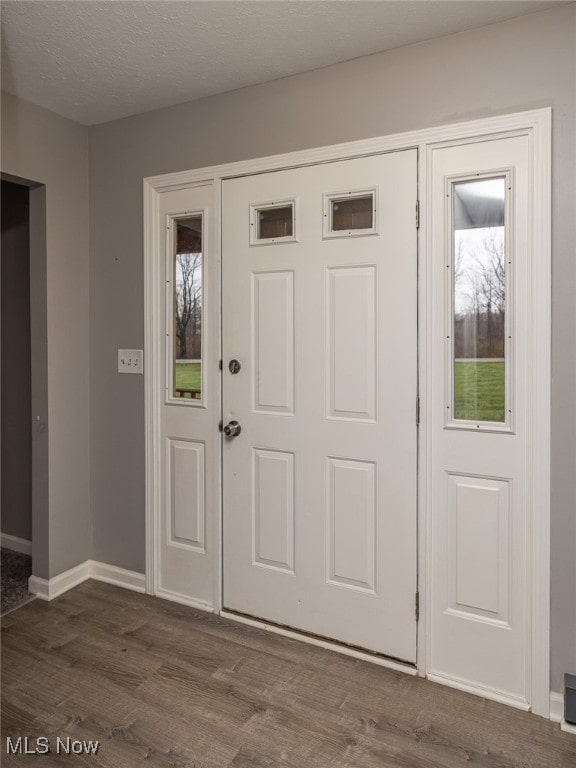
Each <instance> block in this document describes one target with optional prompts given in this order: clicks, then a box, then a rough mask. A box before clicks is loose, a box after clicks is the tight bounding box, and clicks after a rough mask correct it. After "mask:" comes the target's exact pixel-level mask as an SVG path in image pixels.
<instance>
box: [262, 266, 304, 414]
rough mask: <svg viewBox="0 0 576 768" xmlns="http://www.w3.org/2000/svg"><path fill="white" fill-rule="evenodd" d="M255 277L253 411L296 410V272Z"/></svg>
mask: <svg viewBox="0 0 576 768" xmlns="http://www.w3.org/2000/svg"><path fill="white" fill-rule="evenodd" d="M252 280H253V302H252V306H253V318H252V327H253V331H254V342H253V344H254V365H255V370H254V374H253V377H252V380H253V382H254V410H255V411H259V412H266V411H271V412H275V413H286V414H290V413H292V412H293V410H294V274H293V272H256V273H255V274H253V276H252Z"/></svg>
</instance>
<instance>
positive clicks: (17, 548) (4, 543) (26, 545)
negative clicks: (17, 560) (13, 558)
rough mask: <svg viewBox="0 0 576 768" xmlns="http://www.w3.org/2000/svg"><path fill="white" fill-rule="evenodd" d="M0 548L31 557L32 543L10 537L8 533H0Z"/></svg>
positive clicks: (16, 537)
mask: <svg viewBox="0 0 576 768" xmlns="http://www.w3.org/2000/svg"><path fill="white" fill-rule="evenodd" d="M0 547H5V548H6V549H11V550H12V551H13V552H20V554H21V555H30V556H31V555H32V542H31V541H28V539H20V538H19V537H18V536H12V535H11V534H10V533H0Z"/></svg>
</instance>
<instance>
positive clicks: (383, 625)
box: [222, 150, 417, 662]
mask: <svg viewBox="0 0 576 768" xmlns="http://www.w3.org/2000/svg"><path fill="white" fill-rule="evenodd" d="M416 196H417V152H416V150H406V151H402V152H393V153H389V154H382V155H376V156H371V157H364V158H359V159H353V160H346V161H340V162H333V163H326V164H323V165H316V166H308V167H304V168H296V169H288V170H284V171H278V172H273V173H264V174H259V175H253V176H246V177H241V178H235V179H229V180H225V181H224V182H223V233H222V236H223V242H222V246H223V257H222V258H223V295H222V298H223V418H224V428H225V433H226V432H229V433H230V435H229V436H226V437H224V447H223V484H224V495H223V503H224V518H223V526H224V545H223V546H224V558H223V580H224V590H223V604H224V607H225V608H226V609H228V610H232V611H236V612H240V613H243V614H248V615H250V616H253V617H257V618H262V619H265V620H267V621H269V622H274V623H277V624H280V625H285V626H288V627H292V628H295V629H299V630H302V631H305V632H308V633H314V634H316V635H319V636H323V637H327V638H333V639H336V640H339V641H341V642H344V643H347V644H350V645H352V646H357V647H360V648H365V649H369V650H372V651H376V652H379V653H381V654H385V655H388V656H392V657H395V658H398V659H402V660H405V661H408V662H414V661H415V659H416V616H415V593H416V589H417V586H416V553H417V542H416V471H417V468H416V458H417V427H416V412H415V404H416V395H417V253H416V220H415V202H416ZM232 361H237V362H232ZM231 422H232V424H231V426H230V423H231ZM234 422H235V423H237V424H238V425H239V427H240V431H239V434H237V435H236V436H233V435H234V432H235V431H238V426H236V424H235V423H234Z"/></svg>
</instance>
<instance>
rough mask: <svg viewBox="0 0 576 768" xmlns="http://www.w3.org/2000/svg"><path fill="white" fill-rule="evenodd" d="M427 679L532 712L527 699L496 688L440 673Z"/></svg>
mask: <svg viewBox="0 0 576 768" xmlns="http://www.w3.org/2000/svg"><path fill="white" fill-rule="evenodd" d="M426 677H427V678H428V680H432V682H433V683H441V684H442V685H447V686H448V687H449V688H457V689H458V690H459V691H466V693H473V694H474V695H476V696H481V697H482V698H483V699H490V700H491V701H498V702H499V703H500V704H507V705H508V706H509V707H515V708H516V709H522V710H524V712H528V711H529V710H530V704H529V703H528V702H527V701H526V699H522V698H520V697H519V696H515V695H514V694H511V693H508V692H507V691H499V690H497V689H494V688H484V687H483V686H481V685H478V684H477V683H473V682H471V681H469V680H462V679H460V678H457V677H447V676H446V675H443V674H442V673H440V672H429V673H428V674H427V675H426Z"/></svg>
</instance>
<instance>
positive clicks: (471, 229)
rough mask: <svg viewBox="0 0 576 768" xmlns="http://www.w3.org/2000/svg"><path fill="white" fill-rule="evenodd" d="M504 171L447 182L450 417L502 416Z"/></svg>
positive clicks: (496, 419)
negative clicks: (450, 254) (449, 196)
mask: <svg viewBox="0 0 576 768" xmlns="http://www.w3.org/2000/svg"><path fill="white" fill-rule="evenodd" d="M506 187H507V179H506V177H504V176H501V177H497V178H480V179H474V180H466V181H458V182H452V230H453V240H452V248H453V257H452V267H453V280H452V285H453V291H452V304H453V318H452V327H453V346H452V349H453V419H455V420H458V421H472V422H476V423H477V424H478V423H482V422H495V423H504V422H506V421H507V418H506V414H507V403H506V366H507V336H508V334H507V331H506V311H507V308H506V303H507V296H506V281H507V272H508V270H507V260H508V256H507V254H506V250H507V244H506V229H505V228H506V215H505V213H506Z"/></svg>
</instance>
